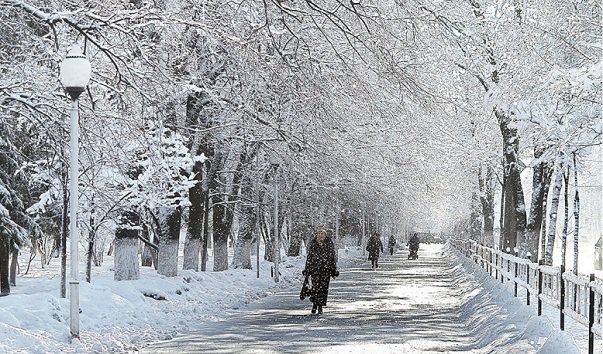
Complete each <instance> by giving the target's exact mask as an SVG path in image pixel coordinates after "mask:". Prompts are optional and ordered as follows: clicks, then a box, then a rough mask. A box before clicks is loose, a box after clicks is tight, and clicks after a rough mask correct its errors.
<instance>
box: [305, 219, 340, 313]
mask: <svg viewBox="0 0 603 354" xmlns="http://www.w3.org/2000/svg"><path fill="white" fill-rule="evenodd" d="M302 274H304V275H309V276H310V277H311V280H312V291H313V294H312V296H310V300H311V301H312V313H316V311H318V313H319V314H321V313H322V307H323V306H325V305H326V304H327V297H328V295H329V283H330V281H331V279H330V278H331V277H333V278H335V277H337V276H339V271H338V270H337V264H336V262H335V245H334V244H333V241H332V240H331V239H330V238H328V237H327V231H326V230H325V229H323V228H319V229H318V230H317V232H316V236H315V237H314V239H312V241H311V242H310V245H309V246H308V257H307V259H306V268H305V269H304V271H303V272H302Z"/></svg>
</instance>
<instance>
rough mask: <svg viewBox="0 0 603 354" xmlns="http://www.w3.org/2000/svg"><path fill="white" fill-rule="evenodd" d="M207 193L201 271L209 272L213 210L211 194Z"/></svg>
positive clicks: (204, 206)
mask: <svg viewBox="0 0 603 354" xmlns="http://www.w3.org/2000/svg"><path fill="white" fill-rule="evenodd" d="M204 193H205V202H204V203H203V244H202V247H201V271H202V272H205V271H206V270H207V252H208V244H209V211H210V208H211V205H210V198H209V192H208V191H206V192H204Z"/></svg>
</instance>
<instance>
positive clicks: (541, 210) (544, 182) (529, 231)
mask: <svg viewBox="0 0 603 354" xmlns="http://www.w3.org/2000/svg"><path fill="white" fill-rule="evenodd" d="M545 151H546V148H545V147H543V146H540V145H539V146H536V148H535V149H534V158H535V159H536V160H537V163H536V165H535V166H534V167H533V175H532V200H531V205H530V214H529V219H528V224H527V226H526V235H525V239H524V242H522V243H521V244H520V254H519V256H520V257H523V258H529V259H531V260H532V261H537V260H538V259H539V258H540V255H539V245H540V231H541V230H540V228H541V227H542V223H543V218H544V216H545V215H546V197H547V195H548V191H547V189H548V186H549V184H550V180H551V173H552V170H551V168H550V167H548V163H547V162H545V161H543V160H542V157H543V154H544V152H545Z"/></svg>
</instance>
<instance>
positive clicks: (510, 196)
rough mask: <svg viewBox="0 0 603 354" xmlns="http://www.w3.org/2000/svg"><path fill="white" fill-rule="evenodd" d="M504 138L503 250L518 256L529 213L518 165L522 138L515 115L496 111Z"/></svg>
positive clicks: (501, 241)
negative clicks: (518, 131)
mask: <svg viewBox="0 0 603 354" xmlns="http://www.w3.org/2000/svg"><path fill="white" fill-rule="evenodd" d="M494 114H495V115H496V117H497V119H498V123H499V126H500V131H501V134H502V138H503V156H504V160H503V171H504V173H503V191H502V198H503V199H502V204H503V215H502V230H501V238H500V245H499V246H500V249H501V250H502V251H503V252H509V253H515V250H516V247H517V244H518V240H521V239H523V235H524V233H525V230H526V209H525V203H524V200H523V188H522V186H521V176H520V173H521V170H520V161H519V154H518V151H519V137H518V136H517V128H516V127H515V124H514V123H515V122H514V119H513V116H512V114H509V113H508V112H505V111H503V110H501V109H495V111H494Z"/></svg>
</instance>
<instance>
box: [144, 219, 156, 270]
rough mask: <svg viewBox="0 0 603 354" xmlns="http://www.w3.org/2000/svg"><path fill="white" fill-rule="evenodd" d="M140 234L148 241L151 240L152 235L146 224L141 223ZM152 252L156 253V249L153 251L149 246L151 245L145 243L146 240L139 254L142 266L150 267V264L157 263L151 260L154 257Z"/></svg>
mask: <svg viewBox="0 0 603 354" xmlns="http://www.w3.org/2000/svg"><path fill="white" fill-rule="evenodd" d="M141 235H142V237H143V238H145V239H147V240H149V242H153V235H152V234H150V233H149V227H148V226H147V225H146V224H143V225H142V231H141ZM153 254H155V255H156V254H157V252H156V251H153V249H152V248H151V246H149V245H147V244H146V242H145V243H144V245H143V246H142V255H141V256H140V258H141V264H142V266H143V267H151V266H152V265H155V266H156V265H157V263H156V262H153V260H154V258H155V257H153ZM155 269H157V268H155Z"/></svg>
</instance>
